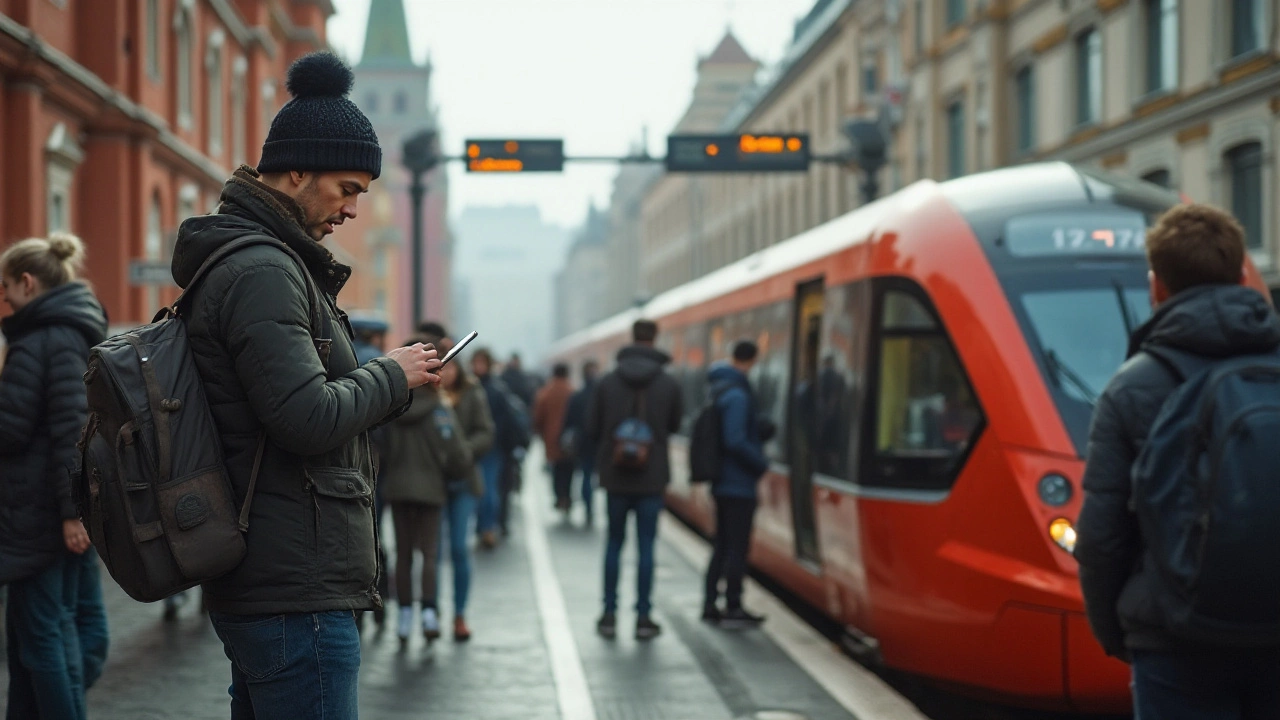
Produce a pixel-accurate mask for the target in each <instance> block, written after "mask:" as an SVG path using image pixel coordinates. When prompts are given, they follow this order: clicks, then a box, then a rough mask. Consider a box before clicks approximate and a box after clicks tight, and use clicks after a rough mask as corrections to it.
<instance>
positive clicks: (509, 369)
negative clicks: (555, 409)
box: [502, 353, 538, 408]
mask: <svg viewBox="0 0 1280 720" xmlns="http://www.w3.org/2000/svg"><path fill="white" fill-rule="evenodd" d="M502 382H504V383H506V385H507V389H508V390H510V391H511V392H513V393H515V395H516V397H518V398H520V402H522V403H524V406H525V407H526V408H531V407H533V401H534V397H535V396H536V395H537V393H538V383H537V381H536V380H535V379H534V377H533V375H531V374H530V373H528V372H526V371H525V369H524V363H523V362H522V361H521V360H520V353H511V359H509V360H507V364H506V366H504V367H503V368H502Z"/></svg>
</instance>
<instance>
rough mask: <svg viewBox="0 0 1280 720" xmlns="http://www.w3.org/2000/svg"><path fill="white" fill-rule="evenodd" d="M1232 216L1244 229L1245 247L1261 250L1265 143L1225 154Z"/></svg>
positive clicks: (1255, 143) (1250, 145)
mask: <svg viewBox="0 0 1280 720" xmlns="http://www.w3.org/2000/svg"><path fill="white" fill-rule="evenodd" d="M1224 160H1225V161H1226V162H1225V165H1226V169H1227V177H1228V178H1229V182H1230V183H1231V187H1230V188H1229V191H1230V194H1231V213H1232V214H1233V215H1235V216H1236V220H1239V221H1240V224H1241V225H1242V226H1244V236H1245V245H1246V246H1247V247H1248V248H1249V249H1250V250H1257V249H1261V248H1262V144H1261V143H1257V142H1248V143H1244V144H1243V145H1237V146H1235V147H1233V148H1231V149H1230V150H1228V151H1227V152H1226V156H1225V158H1224Z"/></svg>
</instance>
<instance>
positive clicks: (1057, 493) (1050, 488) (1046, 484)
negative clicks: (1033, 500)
mask: <svg viewBox="0 0 1280 720" xmlns="http://www.w3.org/2000/svg"><path fill="white" fill-rule="evenodd" d="M1036 492H1038V493H1039V494H1040V500H1041V501H1042V502H1043V503H1044V504H1045V505H1048V506H1049V507H1061V506H1063V505H1066V504H1067V503H1069V502H1071V481H1070V480H1068V479H1066V478H1064V477H1062V476H1061V475H1058V474H1057V473H1052V474H1049V475H1045V476H1044V477H1042V478H1040V484H1039V485H1038V486H1036Z"/></svg>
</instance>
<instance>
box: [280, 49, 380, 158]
mask: <svg viewBox="0 0 1280 720" xmlns="http://www.w3.org/2000/svg"><path fill="white" fill-rule="evenodd" d="M354 84H355V77H354V76H353V75H352V74H351V68H349V67H347V65H346V63H344V62H342V60H341V59H340V58H339V57H338V56H337V55H334V54H333V53H331V52H315V53H311V54H310V55H305V56H303V57H300V58H298V59H297V60H296V61H294V63H293V65H292V66H290V67H289V75H288V78H287V79H286V80H285V87H286V88H288V90H289V94H290V95H293V99H292V100H290V101H289V102H287V103H285V105H284V107H282V108H280V112H278V113H276V117H275V119H274V120H272V121H271V130H270V131H269V132H268V133H267V141H266V143H264V144H263V145H262V160H260V161H259V162H258V172H262V173H271V172H289V171H291V170H313V171H320V172H323V171H327V170H362V171H364V172H367V173H370V174H372V175H373V177H375V178H376V177H378V175H380V174H381V173H382V148H381V147H380V146H379V145H378V136H377V135H376V134H375V133H374V132H373V125H371V124H370V123H369V118H367V117H365V116H364V113H362V112H360V109H359V108H357V107H356V106H355V103H353V102H351V101H350V100H348V99H347V93H349V92H351V87H352V86H353V85H354Z"/></svg>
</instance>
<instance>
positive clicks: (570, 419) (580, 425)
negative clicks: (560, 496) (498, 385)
mask: <svg viewBox="0 0 1280 720" xmlns="http://www.w3.org/2000/svg"><path fill="white" fill-rule="evenodd" d="M599 367H600V366H599V364H598V363H597V362H596V361H595V360H588V361H586V362H584V363H583V364H582V387H581V388H579V389H578V391H577V392H575V393H574V394H573V397H571V398H569V409H568V410H567V411H566V412H565V418H564V431H563V432H562V433H560V447H561V449H562V450H564V451H565V452H566V453H567V454H569V455H570V456H572V458H573V463H574V465H575V466H576V469H577V470H579V471H580V473H581V477H582V486H581V492H582V504H583V506H584V507H585V508H586V523H587V525H588V526H590V525H594V524H595V504H594V503H593V500H594V497H595V492H594V491H595V478H594V475H595V468H596V452H597V451H598V450H599V448H598V447H596V446H595V445H593V444H591V443H590V442H588V440H587V436H588V433H587V432H586V425H587V408H588V407H589V406H590V405H591V396H592V395H594V394H595V391H596V376H597V373H598V372H599ZM570 495H572V492H570Z"/></svg>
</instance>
